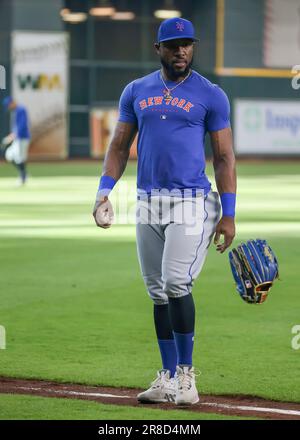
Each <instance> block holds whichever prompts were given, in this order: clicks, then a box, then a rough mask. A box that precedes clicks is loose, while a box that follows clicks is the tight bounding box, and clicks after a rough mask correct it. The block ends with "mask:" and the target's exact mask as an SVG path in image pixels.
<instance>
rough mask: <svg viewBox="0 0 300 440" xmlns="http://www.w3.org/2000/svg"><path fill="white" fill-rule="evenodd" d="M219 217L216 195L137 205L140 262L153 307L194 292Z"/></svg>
mask: <svg viewBox="0 0 300 440" xmlns="http://www.w3.org/2000/svg"><path fill="white" fill-rule="evenodd" d="M220 211H221V206H220V201H219V195H218V193H217V192H213V191H210V192H209V193H208V194H207V195H206V196H204V195H201V196H197V197H193V198H179V197H170V196H162V197H161V196H155V197H150V198H144V199H141V200H138V201H137V222H136V238H137V253H138V259H139V263H140V268H141V272H142V275H143V279H144V282H145V285H146V288H147V291H148V293H149V296H150V298H151V299H152V300H153V301H154V303H155V304H167V303H168V298H169V297H172V298H176V297H181V296H184V295H188V294H189V293H191V292H192V286H193V282H194V280H195V279H196V278H197V277H198V275H199V273H200V271H201V269H202V267H203V264H204V261H205V258H206V255H207V251H208V247H209V245H210V243H211V240H212V237H213V234H214V232H215V229H216V226H217V223H218V221H219V219H220ZM149 219H150V221H149Z"/></svg>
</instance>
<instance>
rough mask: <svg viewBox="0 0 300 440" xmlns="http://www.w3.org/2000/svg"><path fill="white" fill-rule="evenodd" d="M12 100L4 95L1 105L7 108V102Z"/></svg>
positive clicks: (9, 102)
mask: <svg viewBox="0 0 300 440" xmlns="http://www.w3.org/2000/svg"><path fill="white" fill-rule="evenodd" d="M12 102H13V99H12V97H11V96H6V98H4V99H3V101H2V105H3V107H4V108H5V109H8V106H9V104H11V103H12Z"/></svg>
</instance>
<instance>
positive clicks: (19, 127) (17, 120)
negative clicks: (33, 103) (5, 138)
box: [13, 105, 30, 139]
mask: <svg viewBox="0 0 300 440" xmlns="http://www.w3.org/2000/svg"><path fill="white" fill-rule="evenodd" d="M13 117H14V120H13V133H14V134H15V136H16V138H17V139H29V138H30V131H29V121H28V116H27V111H26V109H25V107H23V106H21V105H17V107H16V108H15V111H14V116H13Z"/></svg>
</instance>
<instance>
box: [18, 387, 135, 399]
mask: <svg viewBox="0 0 300 440" xmlns="http://www.w3.org/2000/svg"><path fill="white" fill-rule="evenodd" d="M17 389H20V390H30V391H45V392H46V393H49V392H50V393H56V394H70V395H73V396H91V397H118V398H121V399H122V398H123V399H130V397H131V396H118V395H117V394H101V393H83V392H80V391H68V390H51V389H49V388H34V387H18V388H17Z"/></svg>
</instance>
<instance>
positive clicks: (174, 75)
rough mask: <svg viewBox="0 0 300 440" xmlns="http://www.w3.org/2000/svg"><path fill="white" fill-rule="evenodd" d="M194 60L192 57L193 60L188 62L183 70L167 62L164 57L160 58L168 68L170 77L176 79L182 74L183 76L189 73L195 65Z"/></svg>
mask: <svg viewBox="0 0 300 440" xmlns="http://www.w3.org/2000/svg"><path fill="white" fill-rule="evenodd" d="M193 60H194V59H193V58H192V59H191V62H190V63H189V64H187V65H186V68H185V69H184V70H183V71H182V70H176V69H174V67H173V65H172V64H170V63H167V62H166V61H165V60H164V59H163V58H160V62H161V64H162V65H163V67H164V68H165V69H166V71H167V75H168V77H169V78H172V79H175V80H176V79H178V78H180V77H182V76H183V77H185V76H187V74H188V73H189V71H190V68H191V67H192V65H193Z"/></svg>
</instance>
